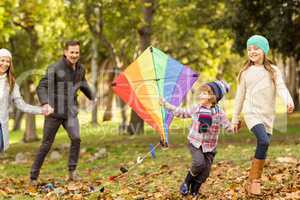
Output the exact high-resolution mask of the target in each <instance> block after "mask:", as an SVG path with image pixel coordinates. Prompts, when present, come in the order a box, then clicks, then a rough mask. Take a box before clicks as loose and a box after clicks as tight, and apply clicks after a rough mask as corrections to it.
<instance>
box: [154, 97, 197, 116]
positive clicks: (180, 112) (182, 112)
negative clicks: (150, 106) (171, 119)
mask: <svg viewBox="0 0 300 200" xmlns="http://www.w3.org/2000/svg"><path fill="white" fill-rule="evenodd" d="M160 104H161V105H162V106H164V107H165V108H166V109H167V110H169V111H171V112H172V113H173V114H174V116H175V117H179V118H191V117H192V113H193V110H194V108H191V109H185V108H180V107H176V106H174V105H172V104H170V103H169V102H167V101H166V100H165V99H161V102H160Z"/></svg>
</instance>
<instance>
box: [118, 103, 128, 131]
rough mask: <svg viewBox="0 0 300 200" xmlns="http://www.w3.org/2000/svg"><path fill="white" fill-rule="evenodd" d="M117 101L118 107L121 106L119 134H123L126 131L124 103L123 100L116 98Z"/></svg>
mask: <svg viewBox="0 0 300 200" xmlns="http://www.w3.org/2000/svg"><path fill="white" fill-rule="evenodd" d="M118 102H120V108H121V117H122V122H121V124H120V126H119V134H124V133H126V131H127V115H126V104H125V102H124V101H123V100H122V99H120V98H118Z"/></svg>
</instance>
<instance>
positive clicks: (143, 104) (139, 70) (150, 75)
mask: <svg viewBox="0 0 300 200" xmlns="http://www.w3.org/2000/svg"><path fill="white" fill-rule="evenodd" d="M197 78H198V74H197V73H195V72H194V71H192V70H191V69H190V68H188V67H187V66H184V65H182V64H181V63H179V62H178V61H176V60H174V59H173V58H171V57H170V56H168V55H167V54H165V53H164V52H162V51H160V50H159V49H157V48H154V47H149V48H147V49H146V50H145V51H144V52H143V53H142V54H141V55H140V56H139V57H138V58H137V59H136V60H135V61H134V62H133V63H131V64H130V65H129V66H128V67H127V68H126V69H125V70H124V71H123V72H122V73H121V74H119V75H118V76H117V77H116V79H115V80H114V82H113V91H114V92H115V93H116V94H117V95H118V96H119V97H120V98H121V99H122V100H123V101H124V102H126V103H127V104H128V105H129V106H130V107H131V108H132V109H133V110H134V111H135V112H136V113H137V114H138V115H139V116H140V117H141V118H142V119H143V120H144V121H145V122H146V123H147V124H149V125H150V126H151V127H152V128H153V129H154V130H156V131H157V132H159V133H160V135H161V140H162V142H163V143H165V144H168V135H169V127H170V124H171V121H172V119H173V114H172V112H170V111H168V110H166V109H165V108H163V107H162V106H160V104H159V99H160V97H163V98H164V99H166V100H167V101H168V102H170V103H171V104H173V105H175V106H179V104H180V103H181V102H182V100H183V98H184V97H185V96H186V94H187V92H188V91H189V90H190V89H191V88H192V86H193V84H194V83H195V81H196V80H197Z"/></svg>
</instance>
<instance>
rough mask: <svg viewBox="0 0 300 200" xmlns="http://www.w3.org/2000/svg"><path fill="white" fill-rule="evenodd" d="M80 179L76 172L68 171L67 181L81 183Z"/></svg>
mask: <svg viewBox="0 0 300 200" xmlns="http://www.w3.org/2000/svg"><path fill="white" fill-rule="evenodd" d="M81 180H82V179H81V177H80V176H79V175H78V174H77V172H76V171H75V170H74V171H69V181H81Z"/></svg>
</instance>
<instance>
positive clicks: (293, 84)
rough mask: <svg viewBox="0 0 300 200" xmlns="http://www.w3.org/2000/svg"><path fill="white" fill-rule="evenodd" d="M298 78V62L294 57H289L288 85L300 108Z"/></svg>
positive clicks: (296, 104) (297, 107)
mask: <svg viewBox="0 0 300 200" xmlns="http://www.w3.org/2000/svg"><path fill="white" fill-rule="evenodd" d="M298 79H299V77H298V76H297V62H296V59H295V58H294V57H290V58H288V78H287V87H288V89H289V91H290V93H291V96H292V98H293V100H294V102H295V107H296V109H297V110H298V109H299V101H298V99H299V93H298Z"/></svg>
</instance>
